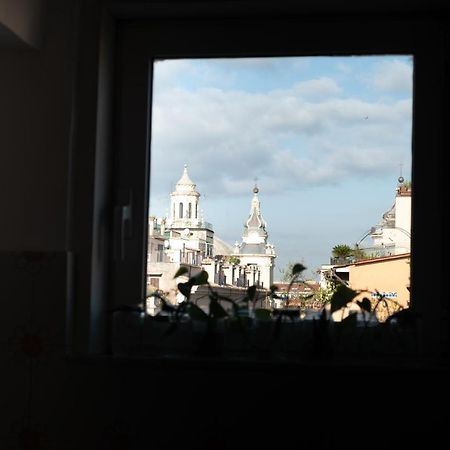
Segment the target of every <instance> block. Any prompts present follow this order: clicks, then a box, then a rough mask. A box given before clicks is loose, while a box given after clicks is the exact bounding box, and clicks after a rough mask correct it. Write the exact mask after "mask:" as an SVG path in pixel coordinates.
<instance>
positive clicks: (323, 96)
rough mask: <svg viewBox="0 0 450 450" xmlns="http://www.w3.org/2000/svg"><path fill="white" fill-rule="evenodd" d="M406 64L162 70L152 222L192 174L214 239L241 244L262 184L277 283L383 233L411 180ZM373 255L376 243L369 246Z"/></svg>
mask: <svg viewBox="0 0 450 450" xmlns="http://www.w3.org/2000/svg"><path fill="white" fill-rule="evenodd" d="M412 66H413V62H412V58H411V57H410V56H399V55H394V56H367V57H298V58H297V57H288V58H245V59H183V60H164V61H157V62H156V63H155V65H154V79H153V105H152V142H151V186H150V213H151V214H152V215H157V216H163V215H166V213H167V212H168V208H169V204H170V192H172V191H173V189H174V185H175V183H176V181H177V180H178V179H179V178H180V176H181V174H182V171H183V166H184V164H187V165H188V170H189V174H190V177H191V178H192V180H193V181H194V182H195V183H196V184H197V190H198V191H199V192H200V194H201V197H200V208H201V209H202V210H203V214H204V218H205V220H207V221H209V222H211V223H212V224H213V225H214V230H215V233H216V235H217V236H218V237H220V238H221V239H223V240H224V241H225V242H228V243H229V244H230V245H232V244H233V243H234V242H235V241H236V240H238V241H240V239H241V235H242V229H243V224H244V222H245V220H246V218H247V216H248V213H249V209H250V202H251V197H252V188H253V186H254V180H255V178H257V179H258V186H259V188H260V200H261V210H262V214H263V217H264V219H265V220H266V222H267V231H268V233H269V241H270V242H271V243H272V244H274V245H275V250H276V253H277V259H276V268H275V279H277V278H278V277H279V275H280V271H281V270H282V269H283V268H284V267H285V265H286V264H287V263H288V262H303V264H304V265H305V266H306V267H307V268H308V275H311V276H312V273H313V272H314V271H315V270H316V269H317V268H318V267H319V266H320V265H321V264H326V263H328V262H329V257H330V253H331V249H332V248H333V246H335V245H337V244H348V245H353V244H354V243H356V242H357V241H358V240H359V239H360V238H361V236H363V235H364V233H365V232H366V231H367V230H368V229H369V228H370V227H371V226H374V225H376V224H377V223H379V221H380V220H381V216H382V214H383V213H384V212H385V211H386V210H388V209H389V208H390V207H391V206H392V204H393V202H394V196H395V187H396V184H397V178H398V176H399V175H400V171H401V172H402V175H403V176H404V177H405V178H406V179H410V173H411V129H412ZM367 244H369V242H367Z"/></svg>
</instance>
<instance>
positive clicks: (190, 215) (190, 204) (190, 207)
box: [188, 203, 192, 219]
mask: <svg viewBox="0 0 450 450" xmlns="http://www.w3.org/2000/svg"><path fill="white" fill-rule="evenodd" d="M191 217H192V203H189V206H188V219H190V218H191Z"/></svg>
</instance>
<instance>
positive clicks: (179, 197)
mask: <svg viewBox="0 0 450 450" xmlns="http://www.w3.org/2000/svg"><path fill="white" fill-rule="evenodd" d="M199 198H200V193H199V192H197V190H196V185H195V183H194V182H193V181H192V180H191V179H190V177H189V174H188V170H187V165H186V164H185V165H184V170H183V174H182V175H181V178H180V179H179V180H178V182H177V184H176V185H175V190H174V191H173V192H172V193H171V194H170V212H169V217H168V218H167V226H166V228H167V230H168V231H169V232H170V239H169V243H168V244H167V245H170V248H171V249H173V250H175V251H181V254H182V255H183V254H184V253H186V254H187V252H189V253H192V252H195V253H196V257H195V258H194V259H193V260H192V261H191V260H190V259H189V261H188V260H187V259H186V258H183V257H182V258H181V259H179V260H177V262H180V263H181V262H182V263H187V262H189V263H192V264H200V263H201V260H202V259H203V258H206V257H210V256H211V255H212V254H213V243H214V231H213V227H212V225H211V224H210V223H209V222H205V221H204V220H203V217H202V214H201V213H200V208H199ZM173 260H175V259H174V258H173Z"/></svg>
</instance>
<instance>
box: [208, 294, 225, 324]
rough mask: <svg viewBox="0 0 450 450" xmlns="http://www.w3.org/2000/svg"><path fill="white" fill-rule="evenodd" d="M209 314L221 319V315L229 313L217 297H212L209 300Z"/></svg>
mask: <svg viewBox="0 0 450 450" xmlns="http://www.w3.org/2000/svg"><path fill="white" fill-rule="evenodd" d="M209 315H210V316H211V317H214V318H215V319H220V318H221V317H227V316H228V313H227V312H226V311H225V309H224V308H223V306H222V305H221V304H220V303H219V302H218V301H217V300H216V299H214V298H211V301H210V302H209Z"/></svg>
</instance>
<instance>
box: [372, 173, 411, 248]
mask: <svg viewBox="0 0 450 450" xmlns="http://www.w3.org/2000/svg"><path fill="white" fill-rule="evenodd" d="M370 237H371V238H372V241H373V248H372V249H371V250H373V251H374V252H375V253H377V251H378V253H380V255H379V256H389V255H399V254H403V253H409V252H410V250H411V186H410V185H409V184H407V183H405V180H404V178H403V177H399V179H398V185H397V192H396V196H395V203H394V205H393V206H392V207H391V208H390V209H389V210H388V211H387V212H385V213H384V214H383V218H382V220H381V222H380V223H379V224H378V225H376V226H375V227H373V228H372V229H371V232H370Z"/></svg>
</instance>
